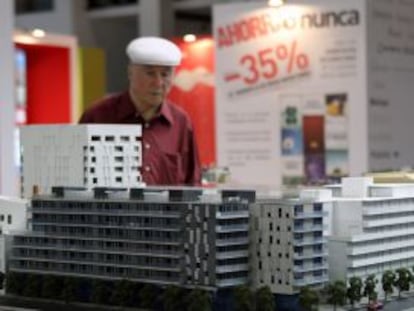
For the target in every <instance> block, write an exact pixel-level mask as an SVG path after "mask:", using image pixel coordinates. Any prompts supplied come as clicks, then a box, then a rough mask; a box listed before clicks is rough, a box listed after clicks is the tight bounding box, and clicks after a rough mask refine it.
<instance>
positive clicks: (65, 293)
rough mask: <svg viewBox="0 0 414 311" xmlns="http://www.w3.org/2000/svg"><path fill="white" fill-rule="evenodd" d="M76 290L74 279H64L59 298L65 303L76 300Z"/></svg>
mask: <svg viewBox="0 0 414 311" xmlns="http://www.w3.org/2000/svg"><path fill="white" fill-rule="evenodd" d="M76 288H77V282H76V280H75V279H74V278H70V277H68V278H65V279H64V280H63V287H62V292H61V298H62V300H63V301H65V302H66V303H69V302H71V301H75V300H76Z"/></svg>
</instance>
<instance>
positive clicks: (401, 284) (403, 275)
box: [395, 268, 412, 298]
mask: <svg viewBox="0 0 414 311" xmlns="http://www.w3.org/2000/svg"><path fill="white" fill-rule="evenodd" d="M396 274H397V277H396V280H395V287H396V288H397V289H398V298H400V297H401V292H402V291H408V290H410V282H411V278H412V275H411V272H410V271H409V270H408V269H407V268H399V269H397V270H396Z"/></svg>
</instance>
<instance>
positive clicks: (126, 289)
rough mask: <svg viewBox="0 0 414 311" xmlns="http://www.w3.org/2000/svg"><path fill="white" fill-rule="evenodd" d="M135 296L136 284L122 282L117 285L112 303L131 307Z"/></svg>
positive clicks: (126, 281)
mask: <svg viewBox="0 0 414 311" xmlns="http://www.w3.org/2000/svg"><path fill="white" fill-rule="evenodd" d="M134 294H135V288H134V283H133V282H131V281H128V280H125V279H124V280H120V281H117V282H116V283H115V288H114V292H113V293H112V298H111V301H112V303H113V304H115V305H117V306H124V307H125V306H130V305H131V301H132V299H133V297H134Z"/></svg>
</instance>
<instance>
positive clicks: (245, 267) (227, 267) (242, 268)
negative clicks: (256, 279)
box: [216, 264, 249, 274]
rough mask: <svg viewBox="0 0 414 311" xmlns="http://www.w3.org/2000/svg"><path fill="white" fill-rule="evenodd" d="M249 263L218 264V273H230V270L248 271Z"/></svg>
mask: <svg viewBox="0 0 414 311" xmlns="http://www.w3.org/2000/svg"><path fill="white" fill-rule="evenodd" d="M248 270H249V265H248V264H238V265H223V266H219V265H217V266H216V273H218V274H219V273H229V272H239V271H248Z"/></svg>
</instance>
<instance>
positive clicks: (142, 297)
mask: <svg viewBox="0 0 414 311" xmlns="http://www.w3.org/2000/svg"><path fill="white" fill-rule="evenodd" d="M155 290H156V289H155V286H154V285H151V284H145V285H144V286H142V288H141V290H140V291H139V294H138V296H139V305H140V307H141V308H145V309H152V307H153V305H154V300H155V298H156V292H155Z"/></svg>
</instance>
